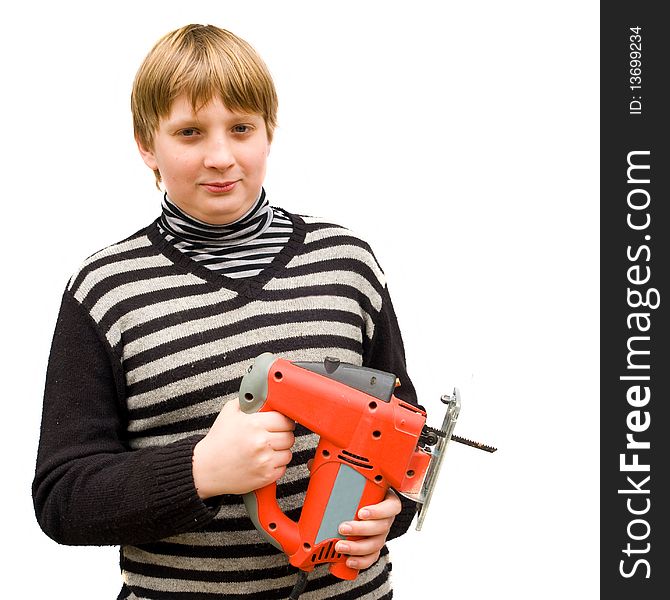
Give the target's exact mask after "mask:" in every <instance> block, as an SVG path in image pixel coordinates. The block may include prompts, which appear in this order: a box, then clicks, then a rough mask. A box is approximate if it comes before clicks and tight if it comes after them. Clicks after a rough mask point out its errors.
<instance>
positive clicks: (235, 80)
mask: <svg viewBox="0 0 670 600" xmlns="http://www.w3.org/2000/svg"><path fill="white" fill-rule="evenodd" d="M182 94H186V95H187V97H188V99H189V101H190V102H191V106H192V107H193V110H194V111H197V110H198V109H199V108H201V107H202V106H204V105H205V104H207V102H209V101H210V100H211V99H212V98H214V97H216V96H218V97H220V99H221V101H222V102H223V104H224V105H225V106H226V107H227V108H229V109H230V110H233V111H240V112H249V113H253V114H258V115H261V116H262V117H263V120H264V121H265V128H266V131H267V136H268V141H272V135H273V133H274V129H275V127H276V126H277V92H276V90H275V86H274V83H273V81H272V77H271V75H270V72H269V71H268V68H267V66H266V65H265V63H264V62H263V60H262V59H261V57H260V56H259V55H258V53H257V52H256V51H255V50H254V49H253V48H252V46H251V45H250V44H248V43H247V42H245V41H244V40H243V39H241V38H239V37H238V36H236V35H235V34H233V33H231V32H230V31H226V30H225V29H220V28H219V27H215V26H214V25H186V26H184V27H181V28H180V29H176V30H175V31H172V32H170V33H168V34H166V35H165V36H163V37H162V38H161V39H160V40H158V42H157V43H156V45H155V46H154V47H153V48H152V49H151V51H150V52H149V54H147V56H146V58H145V59H144V62H143V63H142V65H141V66H140V68H139V70H138V71H137V75H136V76H135V81H134V82H133V90H132V94H131V99H130V105H131V111H132V114H133V129H134V133H135V137H136V138H137V140H138V141H139V142H140V143H141V144H142V146H144V147H145V148H149V149H151V148H153V139H154V134H155V132H156V131H157V130H158V124H159V121H160V119H161V118H165V117H167V116H168V115H169V114H170V110H171V108H172V103H173V102H174V100H175V99H176V98H177V97H178V96H180V95H182ZM154 173H155V175H156V182H157V183H158V182H159V181H160V173H158V171H155V172H154Z"/></svg>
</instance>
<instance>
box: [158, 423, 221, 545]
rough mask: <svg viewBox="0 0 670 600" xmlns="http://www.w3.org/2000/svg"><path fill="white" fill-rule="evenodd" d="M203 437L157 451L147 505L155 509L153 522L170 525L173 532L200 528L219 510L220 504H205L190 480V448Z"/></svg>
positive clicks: (191, 453)
mask: <svg viewBox="0 0 670 600" xmlns="http://www.w3.org/2000/svg"><path fill="white" fill-rule="evenodd" d="M203 437H204V436H202V435H199V436H192V437H188V438H186V439H183V440H179V441H177V442H174V443H172V444H169V445H167V446H164V447H163V448H159V449H157V455H156V458H155V471H154V472H155V478H154V480H153V487H152V489H150V490H149V504H150V505H151V506H153V507H154V508H155V510H156V514H157V519H156V523H157V524H160V523H170V524H171V529H173V530H174V531H175V533H183V532H186V531H194V530H197V529H200V528H201V527H202V526H204V525H205V524H207V523H208V522H209V521H211V520H212V519H213V518H214V516H215V515H216V513H217V512H218V510H219V507H220V502H209V503H207V504H206V503H205V502H204V501H203V500H202V499H201V498H200V496H198V493H197V491H196V489H195V483H194V481H193V449H194V448H195V445H196V444H197V443H198V442H199V441H200V440H201V439H202V438H203ZM212 500H214V499H212ZM158 526H159V527H160V525H158Z"/></svg>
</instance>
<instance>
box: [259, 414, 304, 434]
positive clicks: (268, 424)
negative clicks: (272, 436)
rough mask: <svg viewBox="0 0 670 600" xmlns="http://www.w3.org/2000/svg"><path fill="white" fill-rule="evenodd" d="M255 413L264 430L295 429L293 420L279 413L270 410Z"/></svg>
mask: <svg viewBox="0 0 670 600" xmlns="http://www.w3.org/2000/svg"><path fill="white" fill-rule="evenodd" d="M257 414H258V418H259V420H260V421H261V422H262V424H263V427H264V428H265V430H266V431H293V430H294V429H295V421H293V420H291V419H289V418H288V417H285V416H284V415H282V414H281V413H278V412H275V411H270V412H266V413H257Z"/></svg>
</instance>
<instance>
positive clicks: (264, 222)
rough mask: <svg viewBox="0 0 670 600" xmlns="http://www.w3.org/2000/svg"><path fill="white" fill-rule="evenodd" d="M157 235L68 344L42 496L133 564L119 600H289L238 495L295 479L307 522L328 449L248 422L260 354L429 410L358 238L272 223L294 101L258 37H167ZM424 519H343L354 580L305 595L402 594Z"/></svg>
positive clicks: (129, 250)
mask: <svg viewBox="0 0 670 600" xmlns="http://www.w3.org/2000/svg"><path fill="white" fill-rule="evenodd" d="M131 105H132V112H133V119H134V128H135V138H136V140H137V145H138V148H139V151H140V154H141V156H142V159H143V160H144V162H145V163H146V164H147V166H148V167H149V168H150V169H151V170H152V171H153V172H154V174H155V177H156V181H157V184H162V185H163V186H164V188H165V195H164V198H163V206H162V208H163V210H162V214H161V216H160V218H158V219H157V220H156V221H155V222H154V223H152V224H151V225H149V226H148V227H147V228H145V229H142V230H140V231H139V232H137V233H136V234H134V235H132V236H131V237H129V238H127V239H126V240H123V241H122V242H120V243H118V244H115V245H113V246H110V247H108V248H106V249H104V250H102V251H100V252H98V253H97V254H94V255H93V256H91V257H90V258H88V259H87V260H86V261H85V262H84V264H83V265H82V267H81V269H80V270H79V271H78V272H77V273H75V274H74V275H73V277H72V278H71V279H70V281H69V283H68V286H67V289H66V290H65V293H64V296H63V302H62V305H61V310H60V314H59V317H58V322H57V325H56V330H55V333H54V339H53V345H52V350H51V355H50V358H49V367H48V371H47V380H46V388H45V400H44V413H43V422H42V433H41V438H40V447H39V452H38V457H37V469H36V475H35V481H34V485H33V497H34V502H35V510H36V514H37V517H38V521H39V523H40V525H41V527H42V528H43V530H44V531H45V532H46V533H47V534H48V535H49V536H50V537H52V538H53V539H55V540H56V541H58V542H60V543H65V544H97V545H100V544H112V545H117V544H118V545H120V546H121V569H122V573H123V580H124V584H123V588H122V590H121V593H120V594H119V596H118V597H119V598H131V599H138V598H152V599H153V598H155V599H163V598H187V597H188V598H208V599H209V598H212V599H221V600H225V599H230V598H239V597H241V595H244V597H245V598H262V599H271V598H286V597H288V595H289V593H290V592H291V588H292V587H293V584H294V582H295V579H296V569H294V568H293V567H291V566H290V565H289V564H288V562H287V559H286V557H285V556H284V555H283V554H282V553H281V552H279V551H278V550H276V549H275V548H274V547H273V546H271V545H270V544H267V543H266V542H264V541H263V538H261V536H260V535H259V534H258V532H257V531H256V530H255V529H254V527H253V525H252V523H251V521H250V520H249V519H248V517H247V515H246V512H245V510H244V506H243V504H242V500H241V496H240V495H241V494H244V493H247V492H249V491H251V490H254V489H257V488H259V487H262V486H265V485H267V484H269V483H271V482H273V481H277V480H279V481H278V497H279V502H280V506H281V507H282V509H283V510H284V512H285V513H286V514H287V515H288V516H290V517H291V518H294V519H296V518H297V517H298V515H299V511H300V507H301V504H302V500H303V497H304V492H305V490H306V487H307V483H308V478H309V472H308V470H307V466H306V464H307V461H308V459H309V458H311V456H312V455H313V453H314V448H315V447H316V443H317V441H318V440H317V438H316V436H315V435H314V434H312V433H311V432H309V431H307V430H305V429H304V428H302V427H300V426H296V425H295V423H294V422H292V421H290V420H289V419H287V418H286V417H284V416H283V415H280V414H278V413H259V414H255V415H245V414H243V413H241V411H240V409H239V404H238V400H237V391H238V389H239V384H240V380H241V377H242V375H243V374H244V372H245V370H246V369H247V368H248V366H249V365H250V364H251V362H252V361H253V359H254V357H255V356H257V355H258V354H260V353H262V352H266V351H269V352H273V353H276V354H278V355H281V356H283V357H286V358H288V359H289V360H314V361H320V360H323V358H324V357H325V356H336V357H338V358H340V359H341V360H342V361H343V362H349V363H354V364H359V365H360V364H363V365H366V366H370V367H373V368H377V369H381V370H384V371H389V372H392V373H394V374H396V375H397V376H398V377H399V378H400V380H401V381H402V387H401V388H399V393H398V395H399V396H401V397H402V398H403V399H404V400H406V401H409V402H413V403H416V398H415V394H414V389H413V387H412V384H411V382H410V380H409V378H408V377H407V373H406V368H405V358H404V350H403V347H402V340H401V337H400V331H399V329H398V325H397V322H396V318H395V315H394V312H393V307H392V305H391V300H390V297H389V295H388V291H387V289H386V285H385V281H384V275H383V273H382V271H381V269H380V268H379V266H378V264H377V262H376V260H375V258H374V256H373V254H372V252H371V250H370V249H369V247H368V246H367V244H365V242H363V241H362V240H360V239H358V238H357V237H355V236H354V235H353V234H351V232H349V231H348V230H346V229H344V228H342V227H338V226H336V225H333V224H330V223H325V222H322V221H319V220H317V219H313V218H305V217H300V216H297V215H293V214H291V213H289V212H287V211H284V210H282V209H279V208H273V207H271V206H270V205H269V203H268V200H267V199H266V197H265V191H264V190H263V188H262V184H263V179H264V175H265V166H266V160H267V155H268V152H269V149H270V143H271V141H272V133H273V130H274V127H275V125H276V110H277V98H276V94H275V89H274V85H273V83H272V79H271V77H270V75H269V73H268V71H267V68H266V67H265V65H264V63H263V62H262V60H261V59H260V58H259V57H258V56H257V55H256V53H255V51H254V50H253V49H252V48H251V47H250V46H249V45H248V44H247V43H246V42H244V41H243V40H241V39H240V38H238V37H236V36H234V35H233V34H231V33H229V32H227V31H225V30H222V29H218V28H216V27H213V26H202V25H188V26H186V27H183V28H181V29H179V30H176V31H174V32H171V33H169V34H167V35H166V36H165V37H163V38H162V39H161V40H159V42H158V43H157V44H156V46H155V47H154V48H153V49H152V50H151V51H150V53H149V54H148V56H147V57H146V59H145V61H144V63H143V64H142V66H141V67H140V69H139V71H138V73H137V76H136V79H135V82H134V85H133V92H132V101H131ZM414 509H415V506H414V504H413V503H411V502H409V501H407V500H404V499H403V501H402V502H401V501H400V500H399V499H398V497H397V496H396V495H395V494H393V493H392V492H389V494H388V495H387V497H386V498H385V499H384V500H383V501H382V502H380V503H379V504H376V505H373V506H369V507H367V508H365V509H362V510H361V512H360V513H359V517H360V519H361V520H360V521H355V522H348V523H343V524H342V525H341V526H340V533H342V534H344V535H347V536H360V538H361V539H360V540H358V541H349V540H342V541H341V542H338V546H337V548H336V550H337V551H338V552H342V553H344V554H348V555H350V558H349V559H348V564H349V565H350V566H352V567H354V568H359V569H362V571H361V572H360V574H359V576H358V578H357V579H356V580H354V581H344V580H339V579H336V578H334V577H332V576H331V575H329V574H328V572H327V570H326V569H324V568H323V567H319V568H317V569H315V571H314V572H313V573H311V574H310V576H309V581H308V587H307V592H306V593H305V596H304V597H305V598H312V599H319V598H331V599H332V598H342V599H343V598H362V597H365V598H370V599H372V598H391V596H392V592H391V588H390V583H389V570H390V562H389V557H388V552H387V550H386V547H385V546H384V542H385V540H386V539H387V538H392V537H395V536H398V535H400V534H402V533H404V532H405V531H406V530H407V528H408V526H409V524H410V521H411V519H412V517H413V514H414Z"/></svg>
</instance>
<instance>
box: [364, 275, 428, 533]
mask: <svg viewBox="0 0 670 600" xmlns="http://www.w3.org/2000/svg"><path fill="white" fill-rule="evenodd" d="M364 364H365V366H367V367H371V368H374V369H379V370H380V371H386V372H387V373H393V374H394V375H395V376H396V377H397V378H398V379H399V380H400V386H399V387H398V388H397V389H396V390H395V392H394V395H395V396H397V397H398V398H399V399H401V400H404V401H405V402H408V403H410V404H414V405H415V406H419V404H418V402H417V396H416V391H415V389H414V385H413V384H412V380H411V379H410V377H409V375H408V373H407V363H406V360H405V347H404V345H403V341H402V335H401V333H400V327H399V325H398V319H397V317H396V314H395V311H394V309H393V303H392V302H391V296H390V295H389V292H388V288H387V287H384V289H383V292H382V307H381V310H380V312H379V315H378V316H377V319H376V320H375V329H374V334H373V337H372V340H371V341H370V343H369V345H368V346H367V348H366V352H365V356H364ZM398 497H399V498H400V502H401V503H402V512H401V513H400V514H399V515H398V516H397V517H396V518H395V521H394V522H393V525H392V526H391V531H390V532H389V535H388V539H389V540H391V539H393V538H396V537H398V536H400V535H402V534H403V533H405V532H406V531H407V530H408V529H409V526H410V525H411V523H412V519H413V518H414V515H415V514H416V511H417V504H416V502H414V501H413V500H410V499H408V498H405V497H404V496H401V495H398Z"/></svg>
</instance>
